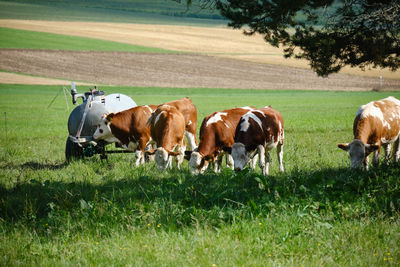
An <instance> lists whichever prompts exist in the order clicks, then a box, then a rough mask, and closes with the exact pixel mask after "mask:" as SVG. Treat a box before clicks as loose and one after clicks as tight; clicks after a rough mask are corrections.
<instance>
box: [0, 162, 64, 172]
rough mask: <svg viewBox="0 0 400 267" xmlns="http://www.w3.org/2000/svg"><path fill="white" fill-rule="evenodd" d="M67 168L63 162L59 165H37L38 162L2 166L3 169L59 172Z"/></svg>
mask: <svg viewBox="0 0 400 267" xmlns="http://www.w3.org/2000/svg"><path fill="white" fill-rule="evenodd" d="M66 166H68V163H66V162H63V163H59V164H50V163H39V162H33V161H29V162H25V163H23V164H20V165H17V164H12V163H8V164H5V165H4V166H3V168H5V169H31V170H35V171H38V170H60V169H63V168H65V167H66Z"/></svg>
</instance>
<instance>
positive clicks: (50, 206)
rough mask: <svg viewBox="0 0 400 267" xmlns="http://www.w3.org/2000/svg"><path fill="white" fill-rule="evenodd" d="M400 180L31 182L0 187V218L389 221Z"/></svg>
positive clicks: (294, 176) (257, 177) (212, 177)
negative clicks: (325, 216)
mask: <svg viewBox="0 0 400 267" xmlns="http://www.w3.org/2000/svg"><path fill="white" fill-rule="evenodd" d="M22 166H23V168H25V167H26V168H32V169H57V168H63V167H64V166H65V165H64V164H60V165H51V164H50V165H49V166H48V165H46V164H38V163H34V162H33V163H32V162H31V163H25V164H23V165H22ZM144 172H145V171H144ZM399 177H400V169H399V168H398V167H397V166H382V167H380V168H377V169H373V170H371V171H368V172H360V171H352V170H349V169H328V168H327V169H319V170H315V171H313V170H307V171H304V170H294V171H291V172H290V173H284V174H277V175H275V176H274V175H272V176H269V177H263V176H262V175H261V174H260V173H257V172H252V171H249V170H248V169H245V170H243V171H242V172H240V173H234V172H232V171H231V170H228V169H226V170H224V171H223V172H222V173H221V174H214V173H206V174H205V175H197V176H192V175H190V173H189V171H188V170H181V171H179V172H170V173H167V174H166V175H165V176H164V177H162V178H158V177H150V176H147V175H139V176H138V177H136V178H131V177H127V178H124V179H122V180H114V179H109V180H107V181H105V182H103V183H100V184H94V183H89V182H60V181H56V182H53V181H44V182H40V181H34V180H32V181H30V182H26V183H22V184H18V185H17V186H16V187H14V188H12V189H6V188H4V187H0V218H1V219H2V220H4V221H5V222H8V223H15V222H18V221H21V222H24V221H32V220H34V221H40V220H49V218H50V217H51V216H54V215H55V214H74V215H73V216H75V218H80V217H82V216H83V217H85V216H86V217H88V216H89V217H90V216H92V218H94V219H95V220H96V221H101V220H115V221H116V222H117V223H118V222H120V223H127V222H125V220H127V219H126V217H127V214H130V216H131V217H130V218H131V219H132V218H135V219H134V222H137V223H141V224H143V223H144V222H147V221H149V220H153V221H162V222H164V223H165V224H168V223H172V222H174V223H176V222H177V225H181V226H182V225H190V224H192V223H193V220H207V221H209V222H210V223H211V224H218V223H220V222H224V223H226V222H229V221H232V220H234V217H235V216H245V217H249V218H252V217H256V216H260V215H263V214H268V213H272V212H276V210H277V209H280V208H281V209H283V208H284V209H289V212H290V210H292V211H295V210H299V209H300V210H305V209H308V207H313V208H312V212H317V213H318V212H322V213H326V212H329V213H331V214H333V216H337V217H343V216H347V215H346V214H345V213H344V210H345V209H348V208H349V207H350V208H351V207H353V206H357V207H359V206H360V205H362V206H361V211H357V212H350V213H349V214H348V216H350V217H351V216H366V215H371V214H377V213H380V214H383V215H384V216H386V215H387V216H391V215H392V214H393V213H396V214H399V211H400V191H399V190H398V188H400V181H399ZM71 216H72V215H71ZM83 217H82V218H83ZM86 217H85V218H86ZM149 218H151V219H149ZM132 220H133V219H132ZM132 220H130V221H129V222H130V223H134V222H132Z"/></svg>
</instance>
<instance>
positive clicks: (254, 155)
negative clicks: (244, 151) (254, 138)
mask: <svg viewBox="0 0 400 267" xmlns="http://www.w3.org/2000/svg"><path fill="white" fill-rule="evenodd" d="M250 157H251V159H250V164H249V165H250V169H252V170H254V169H255V168H256V165H257V161H258V153H257V151H254V153H252V154H251V155H250Z"/></svg>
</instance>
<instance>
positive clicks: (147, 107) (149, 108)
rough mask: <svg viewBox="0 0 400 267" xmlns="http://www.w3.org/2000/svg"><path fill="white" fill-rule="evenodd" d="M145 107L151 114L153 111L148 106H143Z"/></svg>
mask: <svg viewBox="0 0 400 267" xmlns="http://www.w3.org/2000/svg"><path fill="white" fill-rule="evenodd" d="M145 107H146V108H148V109H149V111H150V113H152V112H153V110H152V109H151V107H149V106H148V105H145Z"/></svg>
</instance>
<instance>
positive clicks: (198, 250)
mask: <svg viewBox="0 0 400 267" xmlns="http://www.w3.org/2000/svg"><path fill="white" fill-rule="evenodd" d="M85 89H87V86H78V91H79V92H83V91H84V90H85ZM101 89H103V90H105V91H106V92H107V93H113V92H120V93H124V94H127V95H129V96H131V97H132V98H133V99H134V100H135V101H136V102H137V103H138V104H148V103H161V102H165V101H169V100H173V99H177V98H181V97H184V96H189V97H191V98H192V99H193V101H194V103H195V105H196V106H197V108H198V111H199V113H198V119H199V122H201V120H202V118H203V117H204V116H205V115H208V114H210V113H211V112H213V111H217V110H222V109H225V108H231V107H235V106H244V105H254V106H256V107H261V106H264V105H272V106H273V107H274V108H275V109H277V110H279V111H281V113H282V115H283V116H284V119H285V129H286V131H285V147H284V165H285V169H286V171H285V173H284V174H280V173H279V172H278V167H277V161H276V154H275V151H273V152H272V153H271V155H272V160H273V162H272V166H271V175H270V176H269V177H267V178H263V177H262V176H261V175H260V170H259V169H257V170H256V171H255V172H251V171H249V170H244V171H242V172H241V173H239V174H235V173H234V172H232V171H230V170H228V169H224V171H223V172H222V173H221V174H218V175H216V174H213V173H206V174H205V175H198V176H192V175H190V172H189V170H188V166H187V163H186V162H185V163H184V165H183V168H182V170H176V169H174V170H171V171H166V172H159V171H158V170H157V167H156V166H155V165H154V163H153V164H148V165H145V166H143V167H139V168H135V167H134V166H133V165H134V156H133V155H132V154H129V155H110V156H109V161H107V162H105V161H100V160H99V158H98V156H95V157H92V158H86V159H84V160H82V161H74V162H72V163H71V164H65V161H64V147H65V140H66V138H67V135H68V133H67V120H68V115H69V113H70V110H69V111H68V110H67V109H66V104H65V99H64V96H63V95H62V94H60V95H59V96H58V97H57V98H56V101H55V102H54V103H53V105H52V106H51V107H50V108H47V107H48V105H49V103H50V101H51V100H52V99H53V98H54V96H56V94H57V93H59V92H60V90H61V87H60V86H34V85H0V111H1V120H0V129H1V131H0V265H2V266H3V265H4V266H8V265H10V266H14V265H18V264H19V265H36V264H39V265H42V266H54V265H102V264H104V265H127V264H132V265H140V266H162V265H168V266H172V265H182V266H212V265H213V264H215V265H216V266H259V265H262V266H302V265H304V266H347V265H349V264H351V265H356V266H382V265H392V266H398V265H399V264H400V252H399V249H398V247H399V242H400V234H399V233H400V224H399V218H400V193H399V192H400V190H399V188H400V183H399V177H400V169H399V168H398V166H393V165H390V166H385V165H382V166H381V167H380V168H378V169H372V170H371V171H370V172H361V173H360V172H354V171H350V170H348V165H349V160H348V156H347V155H346V154H345V153H344V152H342V151H341V150H339V149H338V148H337V147H336V143H337V142H345V141H349V140H350V139H351V136H352V134H351V127H352V120H353V118H354V115H355V112H356V110H357V108H358V107H359V106H360V105H361V104H365V103H367V102H368V101H371V100H373V99H380V98H383V97H386V96H387V95H394V96H396V97H398V98H400V93H399V92H390V93H378V92H323V91H261V90H248V89H247V90H228V89H180V88H152V87H146V88H137V87H119V88H115V87H102V88H101ZM68 101H70V99H69V98H68ZM199 124H200V123H199ZM110 149H111V148H110Z"/></svg>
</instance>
